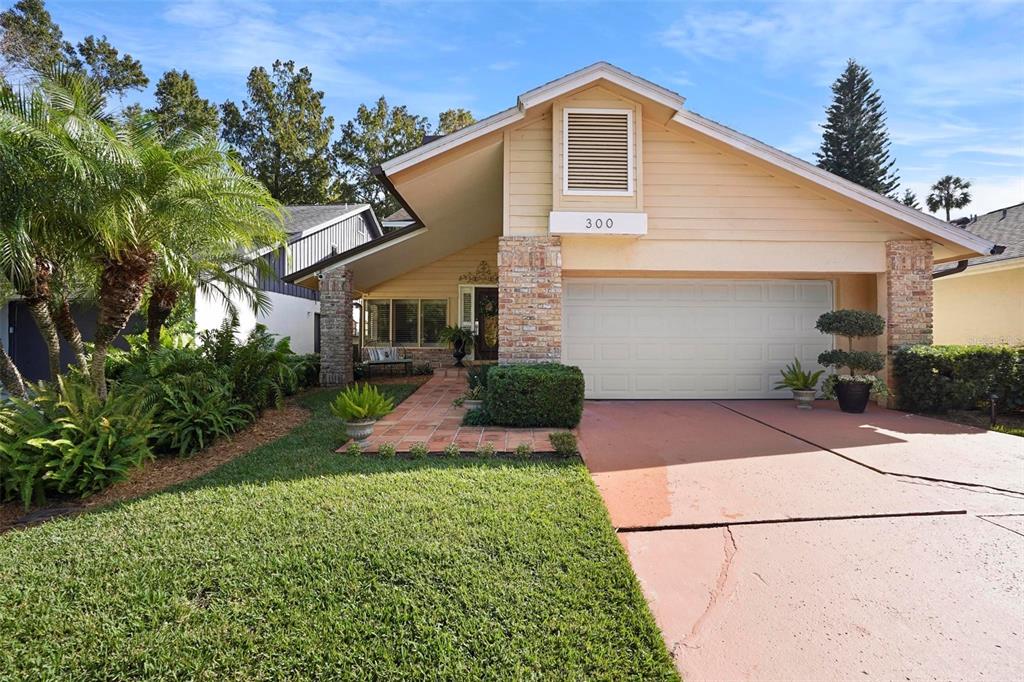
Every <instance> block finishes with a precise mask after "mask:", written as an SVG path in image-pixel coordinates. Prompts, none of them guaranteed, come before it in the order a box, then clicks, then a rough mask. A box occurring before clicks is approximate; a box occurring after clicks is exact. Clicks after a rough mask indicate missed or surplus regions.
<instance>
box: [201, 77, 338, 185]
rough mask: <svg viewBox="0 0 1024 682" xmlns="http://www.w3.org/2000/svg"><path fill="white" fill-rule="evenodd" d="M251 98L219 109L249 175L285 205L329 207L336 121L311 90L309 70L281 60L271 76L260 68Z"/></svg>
mask: <svg viewBox="0 0 1024 682" xmlns="http://www.w3.org/2000/svg"><path fill="white" fill-rule="evenodd" d="M248 93H249V98H248V100H245V101H243V102H242V106H241V108H239V107H238V105H236V104H235V103H234V102H231V101H227V102H225V103H224V104H222V105H221V123H222V131H221V135H222V137H223V138H224V140H225V141H226V142H227V143H228V144H230V145H232V146H233V147H234V148H235V149H236V150H237V151H238V152H239V154H240V156H241V159H242V164H243V166H244V167H245V169H246V171H248V172H249V173H250V174H251V175H253V176H254V177H256V178H257V179H258V180H259V181H260V182H262V183H263V184H264V185H266V187H267V188H268V189H269V190H270V193H271V195H272V196H273V197H274V198H275V199H277V200H278V201H280V202H282V203H285V204H321V203H329V202H330V201H331V200H332V197H331V196H330V194H329V190H330V182H331V178H332V175H333V171H334V168H333V165H334V164H333V157H332V152H331V146H330V145H331V135H332V133H333V132H334V118H333V117H331V116H327V115H326V114H325V111H324V104H323V98H324V93H323V91H320V90H316V89H315V88H314V87H313V74H312V73H311V72H310V70H309V68H307V67H302V68H301V69H298V70H296V69H295V62H293V61H287V62H283V61H280V60H278V61H275V62H274V64H273V67H272V70H271V71H270V72H268V71H267V70H266V69H264V68H263V67H261V66H257V67H255V68H254V69H253V70H252V71H250V72H249V79H248Z"/></svg>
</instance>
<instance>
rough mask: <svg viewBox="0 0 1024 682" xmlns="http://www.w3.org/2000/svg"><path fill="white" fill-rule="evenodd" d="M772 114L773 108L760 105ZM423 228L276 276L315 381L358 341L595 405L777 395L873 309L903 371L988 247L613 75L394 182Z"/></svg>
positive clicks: (528, 97)
mask: <svg viewBox="0 0 1024 682" xmlns="http://www.w3.org/2000/svg"><path fill="white" fill-rule="evenodd" d="M760 106H767V105H766V104H764V103H761V104H760ZM379 177H380V178H381V180H382V182H383V183H384V184H385V185H386V186H388V187H389V189H391V190H392V191H393V193H394V194H395V196H396V198H398V199H399V200H400V202H401V203H402V205H403V207H404V208H405V210H406V211H407V212H408V215H409V216H410V217H411V218H412V219H413V220H414V221H415V222H413V223H412V224H410V225H407V226H405V227H402V228H400V229H397V230H394V231H391V232H388V233H386V234H385V235H384V236H383V237H381V238H379V239H375V240H373V241H370V242H367V243H365V244H361V245H359V246H357V247H355V248H352V249H349V250H348V251H344V252H342V253H339V254H338V255H336V256H333V257H331V258H328V259H325V260H324V261H321V262H319V263H315V264H313V265H310V266H307V267H305V268H302V269H297V270H295V271H294V272H292V273H291V274H289V275H287V276H285V278H284V279H285V280H286V281H290V282H294V283H296V284H300V285H302V286H307V287H310V288H312V289H315V290H319V292H320V295H321V306H322V312H323V332H322V333H323V341H322V352H321V361H322V374H321V380H322V381H323V382H324V383H325V384H326V383H342V382H345V381H348V380H349V379H350V377H351V372H352V367H351V355H350V354H349V353H347V349H348V346H349V343H350V339H349V338H348V334H350V333H351V326H350V325H347V324H343V322H344V320H345V319H346V318H347V316H348V315H349V311H350V310H351V306H352V302H353V300H357V299H358V300H360V301H361V315H362V321H363V324H362V325H361V330H360V333H361V336H362V342H363V343H364V344H367V345H373V344H383V345H399V346H405V347H406V348H407V349H408V352H409V353H410V354H411V355H412V356H413V357H415V358H417V359H421V360H429V361H432V362H434V363H448V362H450V356H449V352H448V350H447V349H445V348H442V347H441V346H440V344H439V343H438V332H439V330H440V328H441V327H442V326H443V325H444V324H459V325H463V326H465V327H468V328H471V329H473V330H474V331H475V332H476V334H477V337H476V338H477V343H476V347H475V349H474V356H475V358H476V359H477V360H488V359H496V360H497V361H498V362H501V363H511V362H540V361H562V362H566V363H571V364H574V365H578V366H579V367H581V368H582V370H583V372H584V374H585V375H586V393H587V396H588V397H590V398H770V397H779V394H778V393H777V392H773V390H772V385H773V383H774V381H775V379H776V378H777V375H778V372H779V370H780V368H782V367H783V366H784V365H785V364H786V363H788V362H790V361H792V359H793V358H794V357H798V358H800V360H801V361H802V362H804V363H805V365H811V366H813V365H815V364H816V362H815V360H816V357H817V355H818V353H819V352H821V351H822V350H824V349H826V348H830V347H831V346H832V343H833V340H832V339H831V338H826V337H823V336H822V335H821V334H819V333H818V332H817V331H816V330H815V328H814V323H815V320H816V319H817V317H818V316H819V315H820V314H821V313H822V312H824V311H827V310H831V309H833V308H860V309H867V310H875V311H878V312H879V313H880V314H881V315H883V316H884V317H885V318H886V319H887V321H888V328H887V335H886V336H885V337H883V338H882V339H881V340H878V339H870V340H867V342H866V344H865V347H866V348H875V344H876V343H880V344H881V350H883V351H886V352H891V350H893V349H895V348H896V347H898V346H900V345H903V344H908V343H928V342H930V341H931V339H932V312H931V301H932V278H931V274H932V268H933V266H934V264H935V263H946V262H952V261H958V260H960V259H962V258H971V257H975V256H980V255H986V254H989V253H990V252H992V250H993V248H994V247H995V244H994V243H993V242H992V241H991V240H989V239H986V238H985V237H982V236H979V235H976V234H972V233H971V232H968V231H965V230H961V229H959V228H957V227H954V226H952V225H949V224H947V223H945V222H943V221H941V220H938V219H936V218H933V217H930V216H928V215H925V214H924V213H922V212H920V211H916V210H913V209H910V208H908V207H906V206H903V205H902V204H899V203H897V202H894V201H891V200H889V199H887V198H885V197H883V196H880V195H878V194H876V193H874V192H871V191H868V190H865V189H864V188H862V187H860V186H858V185H856V184H854V183H851V182H848V181H846V180H843V179H841V178H838V177H836V176H834V175H831V174H829V173H827V172H825V171H823V170H821V169H820V168H817V167H815V166H813V165H811V164H808V163H806V162H804V161H801V160H799V159H796V158H794V157H792V156H789V155H787V154H785V153H783V152H781V151H779V150H777V149H773V148H772V147H770V146H768V145H766V144H764V143H762V142H759V141H757V140H755V139H753V138H750V137H748V136H746V135H743V134H741V133H739V132H737V131H735V130H731V129H729V128H727V127H725V126H723V125H721V124H718V123H715V122H714V121H711V120H709V119H707V118H704V117H702V116H699V115H697V114H695V113H693V112H692V111H689V110H688V109H686V108H685V107H684V98H683V97H682V96H680V95H679V94H676V93H675V92H672V91H670V90H668V89H666V88H664V87H661V86H659V85H656V84H654V83H651V82H649V81H647V80H644V79H642V78H640V77H638V76H635V75H633V74H631V73H628V72H626V71H624V70H622V69H620V68H617V67H615V66H612V65H610V64H607V63H597V64H594V65H592V66H589V67H586V68H584V69H581V70H579V71H576V72H574V73H571V74H569V75H567V76H564V77H562V78H558V79H556V80H553V81H551V82H550V83H547V84H545V85H542V86H540V87H538V88H535V89H533V90H530V91H528V92H525V93H523V94H521V95H519V97H518V100H517V101H516V103H515V105H514V106H512V107H511V108H509V109H507V110H505V111H502V112H500V113H498V114H495V115H493V116H490V117H488V118H485V119H483V120H481V121H479V122H478V123H476V124H474V125H471V126H469V127H467V128H464V129H462V130H459V131H457V132H455V133H452V134H450V135H447V136H445V137H442V138H440V139H437V140H434V141H432V142H429V143H427V144H424V145H422V146H421V147H419V148H417V149H414V150H412V151H410V152H408V153H406V154H403V155H401V156H399V157H397V158H394V159H392V160H390V161H388V162H386V163H384V164H383V165H382V166H381V167H380V169H379Z"/></svg>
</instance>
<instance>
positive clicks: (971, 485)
mask: <svg viewBox="0 0 1024 682" xmlns="http://www.w3.org/2000/svg"><path fill="white" fill-rule="evenodd" d="M710 402H711V403H713V404H715V405H718V406H719V407H721V408H723V409H726V410H729V411H730V412H732V413H733V414H738V415H739V416H741V417H745V418H746V419H749V420H751V421H753V422H757V423H758V424H761V425H762V426H767V427H768V428H769V429H772V430H773V431H778V432H779V433H783V434H785V435H787V436H789V437H790V438H795V439H797V440H798V441H801V442H803V443H807V444H808V445H813V446H814V447H816V448H818V449H819V450H824V451H825V452H829V453H831V454H833V455H835V456H836V457H842V458H843V459H845V460H846V461H847V462H852V463H854V464H856V465H858V466H862V467H864V468H865V469H869V470H871V471H874V472H875V473H876V474H882V475H883V476H895V477H897V478H916V479H918V480H921V481H929V482H931V483H949V484H951V485H959V486H964V487H967V488H979V489H981V490H993V491H996V492H1000V493H1011V494H1013V495H1021V494H1022V493H1021V491H1019V490H1011V489H1009V488H998V487H996V486H992V485H984V484H981V483H967V482H965V481H952V480H949V479H946V478H932V477H931V476H919V475H915V474H899V473H895V472H892V471H885V470H884V469H879V468H877V467H873V466H871V465H870V464H865V463H864V462H861V461H858V460H856V459H854V458H853V457H848V456H847V455H844V454H843V453H841V452H837V451H835V450H833V449H831V448H828V447H825V446H824V445H819V444H818V443H815V442H814V441H811V440H807V439H806V438H802V437H800V436H798V435H796V434H795V433H790V432H789V431H786V430H785V429H780V428H779V427H777V426H775V425H774V424H770V423H768V422H766V421H763V420H761V419H758V418H757V417H751V416H750V415H749V414H746V413H744V412H740V411H739V410H736V409H733V408H731V407H729V406H728V405H725V404H723V403H720V402H718V401H717V400H712V401H710Z"/></svg>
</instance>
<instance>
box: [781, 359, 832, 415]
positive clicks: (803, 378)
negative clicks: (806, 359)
mask: <svg viewBox="0 0 1024 682" xmlns="http://www.w3.org/2000/svg"><path fill="white" fill-rule="evenodd" d="M824 373H825V370H823V369H819V370H817V371H814V372H805V371H804V368H803V367H801V366H800V359H799V358H793V362H792V364H789V365H786V368H785V369H784V370H782V379H781V380H780V381H779V382H778V383H776V384H775V390H777V391H778V390H782V389H787V388H788V389H789V390H791V391H793V399H794V400H795V401H796V407H797V409H798V410H810V409H812V408H813V407H814V396H815V394H816V393H817V388H818V379H820V378H821V375H822V374H824Z"/></svg>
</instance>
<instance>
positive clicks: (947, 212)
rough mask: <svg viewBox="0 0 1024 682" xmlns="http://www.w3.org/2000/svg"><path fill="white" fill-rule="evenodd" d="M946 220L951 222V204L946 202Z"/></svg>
mask: <svg viewBox="0 0 1024 682" xmlns="http://www.w3.org/2000/svg"><path fill="white" fill-rule="evenodd" d="M946 222H947V223H948V222H949V204H946Z"/></svg>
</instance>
